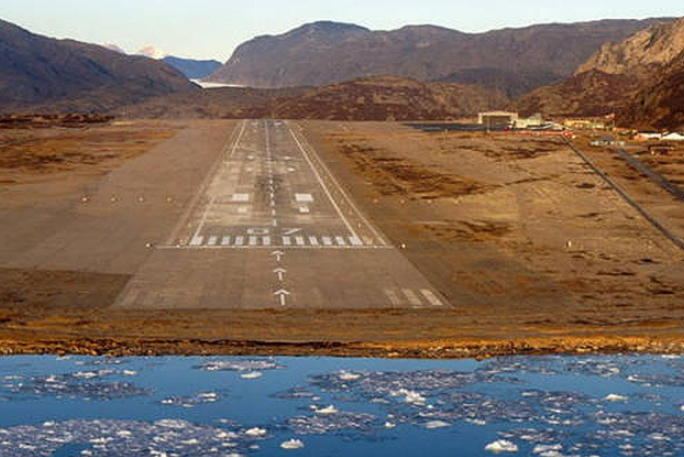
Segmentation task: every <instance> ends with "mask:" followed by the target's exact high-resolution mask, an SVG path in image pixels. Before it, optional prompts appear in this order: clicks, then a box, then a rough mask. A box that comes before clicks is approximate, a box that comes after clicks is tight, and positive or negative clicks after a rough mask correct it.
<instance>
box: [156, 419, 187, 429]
mask: <svg viewBox="0 0 684 457" xmlns="http://www.w3.org/2000/svg"><path fill="white" fill-rule="evenodd" d="M154 425H156V426H157V427H163V428H171V429H176V430H181V429H183V428H186V427H188V426H189V425H190V424H189V423H188V422H186V421H184V420H179V419H161V420H158V421H157V422H155V423H154Z"/></svg>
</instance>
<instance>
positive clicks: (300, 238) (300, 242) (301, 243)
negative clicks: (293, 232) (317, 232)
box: [295, 236, 306, 246]
mask: <svg viewBox="0 0 684 457" xmlns="http://www.w3.org/2000/svg"><path fill="white" fill-rule="evenodd" d="M295 242H296V243H297V246H305V245H306V241H304V237H303V236H297V237H295Z"/></svg>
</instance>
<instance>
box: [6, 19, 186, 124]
mask: <svg viewBox="0 0 684 457" xmlns="http://www.w3.org/2000/svg"><path fill="white" fill-rule="evenodd" d="M195 89H196V86H195V85H193V84H192V83H190V82H189V81H188V79H187V78H185V77H184V76H183V75H182V74H181V73H179V72H178V71H176V70H175V69H173V68H171V67H170V66H169V65H167V64H165V63H162V62H157V61H154V60H151V59H147V58H143V57H132V56H126V55H123V54H121V53H118V52H115V51H111V50H108V49H105V48H103V47H101V46H97V45H91V44H85V43H80V42H77V41H72V40H56V39H52V38H48V37H43V36H40V35H35V34H33V33H31V32H29V31H27V30H24V29H22V28H20V27H18V26H16V25H14V24H11V23H9V22H5V21H1V20H0V106H1V108H0V109H1V110H2V111H4V112H10V111H16V110H25V109H28V110H29V111H34V110H35V109H36V107H37V108H38V110H39V111H56V110H64V111H77V112H82V111H104V110H107V109H110V108H111V107H113V106H116V105H119V104H122V103H124V102H125V103H130V102H135V101H142V100H144V99H147V98H150V97H152V96H156V95H163V94H170V93H175V92H190V91H193V90H195ZM41 105H43V106H41Z"/></svg>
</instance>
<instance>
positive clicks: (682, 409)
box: [679, 405, 684, 413]
mask: <svg viewBox="0 0 684 457" xmlns="http://www.w3.org/2000/svg"><path fill="white" fill-rule="evenodd" d="M679 410H680V411H681V412H683V413H684V405H682V406H681V408H679Z"/></svg>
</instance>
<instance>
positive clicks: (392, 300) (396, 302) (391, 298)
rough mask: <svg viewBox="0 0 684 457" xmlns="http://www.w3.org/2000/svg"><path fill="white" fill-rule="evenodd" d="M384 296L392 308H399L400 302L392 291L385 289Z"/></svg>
mask: <svg viewBox="0 0 684 457" xmlns="http://www.w3.org/2000/svg"><path fill="white" fill-rule="evenodd" d="M385 295H386V296H387V298H388V299H389V301H390V303H391V304H392V306H401V300H400V299H399V296H398V295H397V294H396V292H395V291H394V290H392V289H385Z"/></svg>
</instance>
